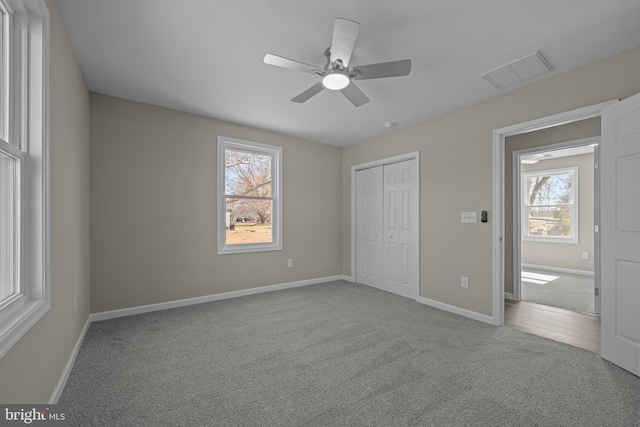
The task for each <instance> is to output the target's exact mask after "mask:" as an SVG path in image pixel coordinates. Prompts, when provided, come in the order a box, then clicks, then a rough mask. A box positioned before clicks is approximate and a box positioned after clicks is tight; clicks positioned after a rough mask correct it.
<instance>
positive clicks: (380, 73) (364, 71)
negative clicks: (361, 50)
mask: <svg viewBox="0 0 640 427" xmlns="http://www.w3.org/2000/svg"><path fill="white" fill-rule="evenodd" d="M353 70H354V71H359V72H360V74H358V75H357V76H354V77H353V79H354V80H365V79H381V78H384V77H399V76H408V75H409V73H410V72H411V60H410V59H403V60H401V61H391V62H381V63H379V64H369V65H360V66H357V67H353Z"/></svg>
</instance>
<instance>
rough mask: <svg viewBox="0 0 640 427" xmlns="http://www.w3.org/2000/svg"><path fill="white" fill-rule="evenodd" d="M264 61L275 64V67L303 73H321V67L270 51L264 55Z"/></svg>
mask: <svg viewBox="0 0 640 427" xmlns="http://www.w3.org/2000/svg"><path fill="white" fill-rule="evenodd" d="M264 63H265V64H269V65H275V66H276V67H282V68H288V69H290V70H296V71H304V72H305V73H312V74H320V75H321V74H322V67H316V66H315V65H310V64H305V63H304V62H300V61H294V60H293V59H288V58H285V57H283V56H278V55H273V54H271V53H267V54H266V55H265V56H264Z"/></svg>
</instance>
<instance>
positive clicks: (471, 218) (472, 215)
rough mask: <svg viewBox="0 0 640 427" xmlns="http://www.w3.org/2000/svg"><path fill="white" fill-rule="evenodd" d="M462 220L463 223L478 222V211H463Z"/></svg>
mask: <svg viewBox="0 0 640 427" xmlns="http://www.w3.org/2000/svg"><path fill="white" fill-rule="evenodd" d="M460 222H462V223H477V222H478V212H462V213H461V214H460Z"/></svg>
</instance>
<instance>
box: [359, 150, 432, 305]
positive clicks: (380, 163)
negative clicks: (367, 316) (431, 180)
mask: <svg viewBox="0 0 640 427" xmlns="http://www.w3.org/2000/svg"><path fill="white" fill-rule="evenodd" d="M413 159H415V160H416V162H417V163H418V165H417V169H418V188H417V194H418V218H419V212H420V178H419V177H420V152H419V151H413V152H411V153H406V154H400V155H398V156H393V157H387V158H384V159H379V160H374V161H371V162H367V163H361V164H358V165H353V166H351V275H350V276H349V280H350V281H351V282H355V281H356V243H357V240H356V231H357V228H356V197H357V191H356V172H358V171H361V170H364V169H370V168H373V167H377V166H384V165H389V164H393V163H399V162H404V161H406V160H413ZM419 222H420V221H418V226H419ZM418 251H419V242H418ZM419 259H420V255H418V260H419ZM419 295H420V263H419V262H418V295H417V296H419Z"/></svg>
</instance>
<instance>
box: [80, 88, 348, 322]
mask: <svg viewBox="0 0 640 427" xmlns="http://www.w3.org/2000/svg"><path fill="white" fill-rule="evenodd" d="M218 135H223V136H227V137H231V138H238V139H243V140H249V141H254V142H260V143H265V144H270V145H275V146H280V147H283V177H284V181H283V193H284V194H283V248H284V250H282V251H272V252H259V253H252V254H232V255H217V246H216V242H217V240H216V236H217V232H216V229H215V224H216V215H217V213H216V188H217V187H216V168H215V167H216V147H217V146H216V144H217V142H216V138H217V136H218ZM340 162H341V149H340V148H338V147H334V146H330V145H326V144H319V143H314V142H309V141H305V140H301V139H297V138H292V137H287V136H283V135H279V134H275V133H272V132H267V131H262V130H258V129H253V128H249V127H245V126H240V125H235V124H231V123H226V122H222V121H218V120H213V119H209V118H205V117H199V116H195V115H192V114H186V113H181V112H177V111H173V110H168V109H164V108H159V107H154V106H150V105H145V104H140V103H136V102H131V101H125V100H122V99H118V98H112V97H108V96H104V95H99V94H91V237H92V238H91V254H92V256H91V310H92V312H102V311H108V310H114V309H121V308H126V307H133V306H139V305H145V304H153V303H160V302H166V301H172V300H178V299H184V298H191V297H198V296H204V295H211V294H217V293H222V292H229V291H236V290H242V289H248V288H255V287H260V286H265V285H272V284H281V283H288V282H294V281H299V280H306V279H316V278H322V277H328V276H334V275H339V274H340V273H341V259H342V258H341V257H342V254H341V241H340V235H341V229H340V224H341V218H340V215H341V205H340V190H341V187H340V184H341V174H340ZM288 258H293V265H294V266H293V268H288V267H287V259H288Z"/></svg>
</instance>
